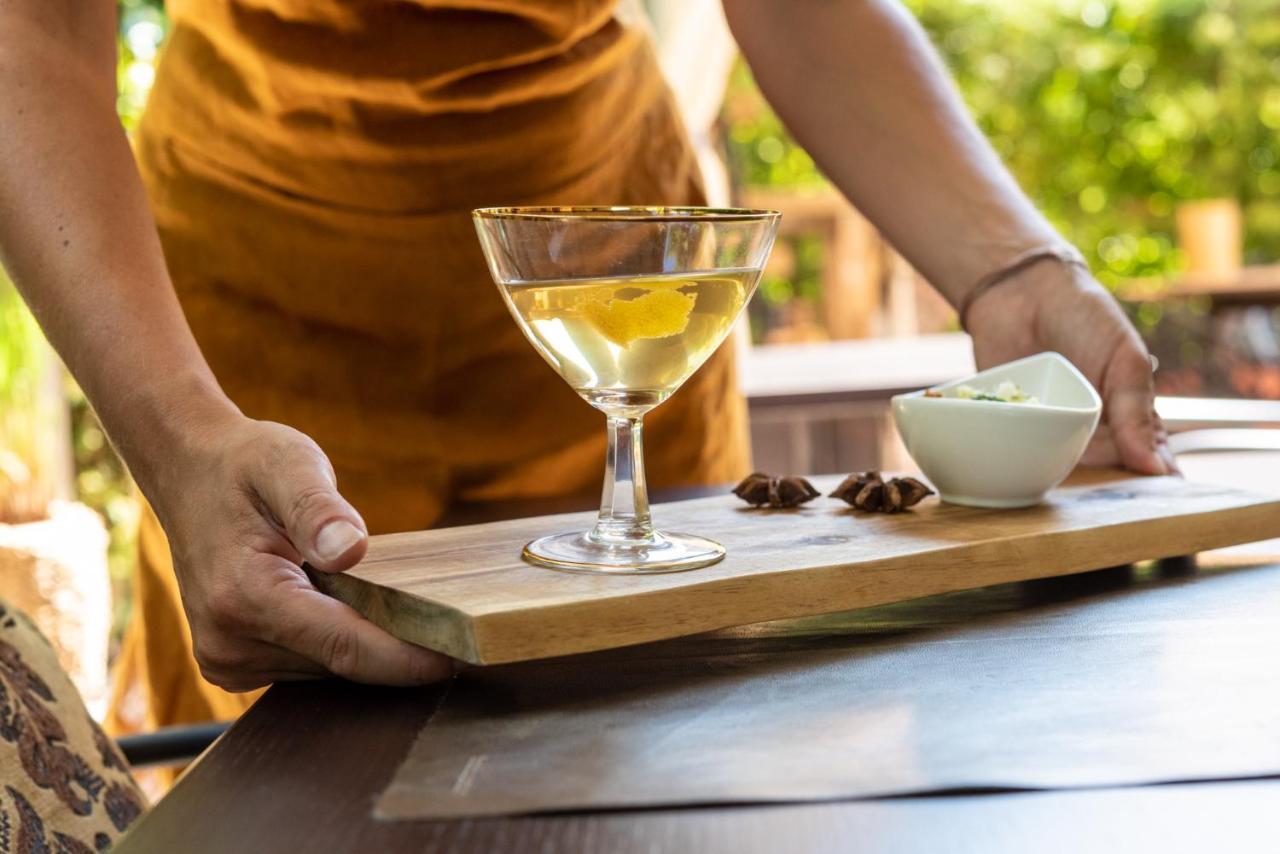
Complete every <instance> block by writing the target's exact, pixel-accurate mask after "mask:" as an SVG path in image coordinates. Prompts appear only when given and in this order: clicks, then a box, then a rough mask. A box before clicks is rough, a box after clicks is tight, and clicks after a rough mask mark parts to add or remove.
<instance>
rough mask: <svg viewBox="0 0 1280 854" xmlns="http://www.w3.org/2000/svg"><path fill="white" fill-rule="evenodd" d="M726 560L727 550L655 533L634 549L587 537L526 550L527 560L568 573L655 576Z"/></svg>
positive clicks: (557, 537)
mask: <svg viewBox="0 0 1280 854" xmlns="http://www.w3.org/2000/svg"><path fill="white" fill-rule="evenodd" d="M723 558H724V546H722V545H720V544H719V543H717V542H716V541H715V540H708V539H706V538H705V537H695V536H693V535H691V534H663V533H656V532H655V533H654V535H653V538H652V539H650V540H646V541H645V542H642V543H636V544H634V545H632V544H630V543H627V544H612V543H611V544H605V543H602V542H599V541H597V540H595V539H592V538H591V537H590V536H589V535H588V534H587V533H585V532H584V533H576V532H574V533H566V534H552V535H551V536H549V537H542V538H540V539H537V540H534V541H533V542H531V543H529V545H527V546H525V547H524V559H525V560H527V561H529V562H530V563H533V564H537V565H538V566H545V567H548V568H550V569H559V570H564V571H566V572H589V573H599V574H604V575H653V574H656V573H659V572H683V571H685V570H687V569H697V568H698V567H700V566H710V565H711V564H713V563H717V562H719V561H720V560H721V559H723Z"/></svg>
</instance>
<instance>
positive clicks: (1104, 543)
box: [315, 472, 1280, 664]
mask: <svg viewBox="0 0 1280 854" xmlns="http://www.w3.org/2000/svg"><path fill="white" fill-rule="evenodd" d="M836 480H837V479H836V478H816V479H815V484H816V485H817V486H818V487H819V489H822V490H823V491H824V492H826V491H829V490H830V489H831V488H832V487H833V486H834V484H835V482H836ZM654 516H655V520H656V521H657V523H658V524H659V526H665V527H668V528H670V529H673V530H683V531H689V532H694V533H698V534H703V535H706V536H710V537H713V538H715V539H717V540H719V541H720V542H722V543H723V544H724V545H725V546H726V548H727V549H728V552H729V554H728V557H726V558H725V560H724V561H722V562H721V563H719V564H716V565H714V566H711V567H706V568H704V569H699V570H694V571H692V572H686V573H674V574H670V575H649V576H635V577H617V576H596V575H579V574H571V573H559V572H555V571H552V570H547V569H542V568H538V567H533V566H530V565H527V564H525V563H523V562H522V561H521V559H520V556H519V555H520V549H521V547H522V546H523V545H524V544H525V543H526V542H528V541H529V540H531V539H533V538H534V537H536V536H540V535H542V534H545V533H549V532H553V531H559V530H572V529H575V528H577V529H585V528H586V527H588V526H589V525H590V522H591V519H592V516H591V514H588V513H577V514H567V515H561V516H544V517H537V518H530V519H518V520H512V521H507V522H496V523H490V524H484V525H472V526H466V527H459V528H449V529H442V530H435V531H426V532H420V533H407V534H393V535H388V536H383V537H374V538H373V541H372V543H371V544H370V548H369V553H368V556H367V557H366V559H365V560H364V561H363V562H362V563H361V564H360V565H359V566H357V567H355V568H354V569H352V570H351V571H349V572H346V573H343V574H340V575H320V574H316V575H315V580H316V583H317V584H318V585H319V586H320V587H321V588H322V589H324V590H325V591H326V592H328V593H329V594H330V595H333V596H336V597H337V598H339V599H341V600H343V601H345V602H347V603H349V604H351V605H352V606H353V607H355V608H356V609H357V610H358V611H360V612H361V613H362V614H364V615H365V616H366V617H368V618H369V619H371V620H372V621H373V622H375V623H377V624H378V625H380V626H382V627H384V628H386V629H387V630H388V631H390V632H392V633H393V634H395V635H397V636H399V637H401V638H404V639H406V640H409V641H412V642H414V643H418V644H422V645H423V646H428V647H431V648H433V649H438V650H441V651H443V652H445V653H447V654H449V655H452V656H454V657H455V658H459V659H461V660H464V661H467V662H470V663H473V664H496V663H503V662H511V661H521V660H527V659H534V658H544V657H549V656H557V655H566V654H571V653H578V652H586V651H591V650H599V649H608V648H613V647H618V646H626V645H631V644H637V643H644V642H647V641H653V640H660V639H663V638H672V637H680V636H683V635H688V634H693V633H697V632H703V631H708V630H711V629H716V628H723V627H727V626H734V625H743V624H746V623H753V622H760V621H764V620H774V619H782V618H787V617H798V616H807V615H813V614H821V613H829V612H833V611H842V610H849V609H853V608H861V607H867V606H871V605H877V604H883V603H887V602H896V601H903V600H908V599H915V598H919V597H922V596H930V595H934V594H938V593H945V592H949V591H954V590H963V589H971V588H976V587H985V586H987V585H991V584H1000V583H1004V582H1010V581H1022V580H1028V579H1032V578H1043V577H1048V576H1056V575H1067V574H1072V573H1077V572H1084V571H1088V570H1092V569H1098V568H1101V567H1106V566H1113V565H1117V564H1124V563H1129V562H1133V561H1138V560H1146V559H1154V558H1164V557H1173V556H1177V555H1183V554H1191V553H1195V552H1198V551H1203V550H1206V549H1211V548H1219V547H1223V546H1228V545H1233V544H1236V543H1244V542H1251V541H1256V540H1264V539H1269V538H1271V537H1280V498H1276V497H1268V496H1262V495H1256V494H1252V493H1248V492H1243V491H1239V490H1234V489H1230V488H1226V487H1220V486H1213V485H1207V484H1193V483H1188V482H1186V481H1184V480H1181V479H1178V478H1143V477H1133V476H1130V475H1125V474H1121V473H1111V472H1107V473H1098V472H1094V473H1091V474H1089V475H1087V476H1083V477H1078V478H1076V479H1075V481H1074V482H1073V483H1072V485H1069V486H1066V487H1064V488H1062V489H1059V490H1057V491H1056V492H1055V493H1054V494H1053V495H1052V496H1051V498H1050V500H1049V501H1048V502H1046V503H1045V504H1043V505H1041V506H1039V507H1034V508H1029V509H1025V510H1016V511H994V510H978V509H972V508H964V507H956V506H951V505H945V504H941V503H939V502H937V501H936V500H932V499H931V500H929V501H927V502H926V503H924V504H922V505H920V506H919V507H918V508H916V510H915V511H913V512H910V513H904V514H900V515H895V516H877V515H865V514H855V513H854V512H853V511H851V510H848V509H846V508H844V505H842V504H840V503H839V502H836V501H834V500H829V499H820V500H818V501H815V502H814V503H813V504H810V505H807V506H805V507H803V508H800V509H798V510H793V511H781V512H780V511H760V510H752V509H748V508H746V507H745V506H744V505H743V504H741V503H740V502H738V501H737V499H735V498H733V497H731V496H724V497H715V498H702V499H696V500H692V501H682V502H675V503H671V504H665V505H657V506H656V507H655V511H654Z"/></svg>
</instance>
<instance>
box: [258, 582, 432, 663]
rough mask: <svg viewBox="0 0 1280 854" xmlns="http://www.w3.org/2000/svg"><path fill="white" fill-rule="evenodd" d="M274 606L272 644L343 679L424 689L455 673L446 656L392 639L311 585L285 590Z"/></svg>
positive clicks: (347, 607)
mask: <svg viewBox="0 0 1280 854" xmlns="http://www.w3.org/2000/svg"><path fill="white" fill-rule="evenodd" d="M273 605H274V610H273V616H272V620H271V629H270V632H271V635H272V636H271V637H270V638H269V640H271V641H272V642H273V643H276V644H279V645H280V646H283V647H285V648H286V649H289V650H293V651H294V652H296V653H299V654H301V655H303V656H305V657H306V658H308V659H310V660H311V661H312V662H314V663H316V664H318V665H320V666H321V667H324V668H325V669H326V670H328V671H330V672H331V673H333V674H335V675H337V676H341V677H343V678H344V679H350V680H352V681H353V682H366V683H370V684H375V685H425V684H427V683H430V682H438V681H440V680H441V679H447V678H449V677H450V676H452V675H453V673H454V664H453V660H452V659H451V658H449V657H448V656H446V655H441V654H440V653H438V652H433V651H432V650H429V649H426V648H424V647H420V646H416V645H414V644H411V643H406V642H405V641H402V640H400V639H398V638H395V637H392V636H391V635H390V634H388V633H387V632H385V631H383V630H382V629H380V628H378V627H377V626H375V625H374V624H373V623H371V622H369V621H368V620H366V619H364V618H363V617H361V616H360V615H359V614H357V613H356V612H355V610H353V609H352V608H350V607H349V606H347V605H345V604H343V603H342V602H339V601H338V600H337V599H332V598H330V597H328V596H326V595H324V594H323V593H320V592H319V591H317V590H315V589H314V588H311V587H310V586H302V585H297V586H292V587H289V588H285V590H284V595H281V596H279V597H278V599H277V601H276V602H274V603H273Z"/></svg>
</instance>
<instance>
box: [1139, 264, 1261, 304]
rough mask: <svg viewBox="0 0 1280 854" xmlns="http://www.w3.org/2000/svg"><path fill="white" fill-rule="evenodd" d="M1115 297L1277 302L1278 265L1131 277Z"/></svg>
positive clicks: (1141, 300)
mask: <svg viewBox="0 0 1280 854" xmlns="http://www.w3.org/2000/svg"><path fill="white" fill-rule="evenodd" d="M1116 295H1117V296H1119V297H1120V298H1121V299H1122V300H1125V301H1127V302H1158V301H1160V300H1162V299H1168V298H1171V297H1207V298H1209V299H1211V300H1213V301H1214V302H1215V303H1218V302H1221V303H1241V302H1263V303H1272V302H1280V264H1268V265H1260V266H1254V267H1241V268H1240V269H1239V270H1237V271H1235V272H1233V273H1226V274H1216V275H1211V274H1205V273H1188V274H1186V275H1183V276H1179V277H1177V278H1174V279H1162V278H1149V279H1131V280H1129V281H1127V282H1124V283H1123V284H1121V286H1120V289H1119V290H1118V291H1117V294H1116Z"/></svg>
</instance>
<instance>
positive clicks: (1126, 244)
mask: <svg viewBox="0 0 1280 854" xmlns="http://www.w3.org/2000/svg"><path fill="white" fill-rule="evenodd" d="M906 3H907V5H908V6H909V7H910V8H911V9H912V10H913V11H914V12H915V13H916V14H917V15H918V16H919V18H920V20H921V22H922V23H923V24H924V26H925V28H926V29H927V30H928V31H929V32H930V34H931V36H932V37H933V39H934V43H935V44H936V45H937V46H938V48H939V50H940V52H941V53H942V55H943V58H944V60H945V62H946V63H947V65H948V67H949V68H950V70H951V72H952V74H953V75H954V77H955V79H956V82H957V84H958V85H959V88H960V90H961V92H962V94H963V95H964V98H965V100H966V101H967V102H968V104H969V105H970V107H971V108H972V110H973V113H974V115H975V116H976V118H977V121H978V124H979V125H980V126H981V128H982V129H983V131H984V132H985V133H986V134H987V136H988V137H989V138H990V139H991V142H992V144H993V145H994V147H995V148H996V150H997V151H998V152H999V153H1000V155H1001V156H1002V157H1003V158H1004V160H1005V162H1006V163H1007V164H1008V165H1009V167H1010V169H1011V170H1012V171H1013V173H1014V175H1015V176H1016V177H1017V179H1018V181H1019V182H1020V183H1021V185H1022V186H1023V188H1024V189H1025V190H1026V191H1027V193H1028V194H1029V195H1030V196H1031V197H1032V198H1033V199H1034V200H1035V201H1036V202H1037V203H1038V204H1039V205H1040V207H1041V208H1042V209H1043V210H1044V211H1045V213H1046V214H1047V215H1048V216H1049V217H1050V219H1051V220H1053V222H1054V223H1055V224H1056V225H1057V226H1058V227H1059V228H1060V229H1062V231H1063V233H1064V234H1066V235H1067V237H1068V238H1070V239H1071V240H1072V241H1073V242H1075V243H1076V244H1077V245H1078V246H1079V247H1080V248H1081V249H1082V250H1084V251H1085V253H1086V254H1087V255H1088V256H1089V257H1090V261H1091V263H1092V264H1093V265H1094V268H1095V270H1096V271H1097V273H1098V276H1099V278H1100V279H1102V280H1103V281H1104V282H1107V283H1110V284H1114V283H1115V282H1116V281H1118V280H1119V279H1122V278H1126V277H1131V276H1143V275H1153V274H1164V273H1170V272H1174V271H1176V270H1177V269H1178V268H1179V266H1180V263H1181V258H1180V257H1179V253H1178V251H1177V250H1176V248H1175V241H1174V229H1173V209H1174V205H1175V204H1176V203H1177V202H1178V201H1181V200H1187V199H1196V198H1206V197H1214V196H1232V197H1235V198H1237V199H1239V200H1240V201H1241V203H1242V204H1243V205H1244V208H1245V215H1246V258H1247V260H1248V261H1251V262H1261V261H1272V260H1275V259H1276V258H1277V257H1280V170H1278V169H1277V162H1278V161H1280V15H1277V14H1276V13H1275V3H1274V0H1004V2H996V0H906ZM735 101H736V102H739V103H735ZM725 115H726V120H727V124H728V133H727V139H728V149H729V154H730V160H731V163H732V166H733V169H734V171H735V173H736V174H737V175H738V176H739V177H741V178H742V179H743V180H744V181H746V182H748V183H750V184H756V185H768V186H801V187H803V186H813V185H815V184H820V183H821V181H822V178H821V176H820V174H819V173H818V171H817V169H816V168H815V167H814V166H813V164H812V162H811V161H810V160H809V159H808V158H807V157H806V156H805V155H804V154H803V152H801V151H800V149H799V148H798V147H796V145H795V144H794V143H793V142H792V141H791V140H790V138H789V137H788V136H787V135H786V133H785V131H784V130H783V128H782V126H781V124H780V123H779V122H778V120H777V118H776V117H775V116H773V114H772V112H771V111H769V110H768V109H767V107H765V106H764V105H763V102H762V101H759V96H758V94H754V93H753V87H752V86H751V83H750V75H749V72H747V70H746V69H745V68H740V69H739V70H738V71H737V72H736V73H735V75H734V78H733V83H732V88H731V95H730V100H729V102H728V105H727V106H726V114H725Z"/></svg>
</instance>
